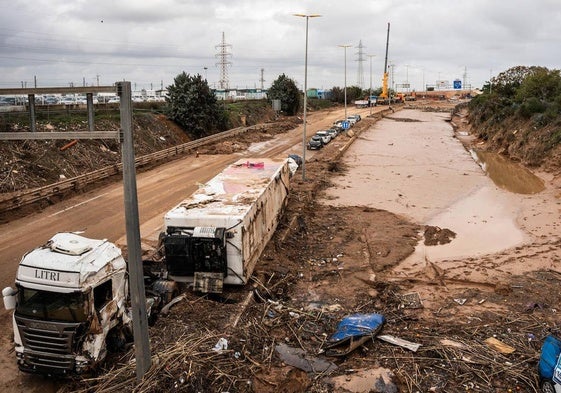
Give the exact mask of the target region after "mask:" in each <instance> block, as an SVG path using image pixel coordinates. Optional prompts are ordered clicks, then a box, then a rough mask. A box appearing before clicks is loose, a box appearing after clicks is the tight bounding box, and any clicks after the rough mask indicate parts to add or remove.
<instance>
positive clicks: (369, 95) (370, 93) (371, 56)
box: [366, 55, 376, 115]
mask: <svg viewBox="0 0 561 393" xmlns="http://www.w3.org/2000/svg"><path fill="white" fill-rule="evenodd" d="M366 56H368V57H369V58H370V90H368V101H369V102H370V115H372V102H371V101H370V97H372V58H373V57H374V56H376V55H366Z"/></svg>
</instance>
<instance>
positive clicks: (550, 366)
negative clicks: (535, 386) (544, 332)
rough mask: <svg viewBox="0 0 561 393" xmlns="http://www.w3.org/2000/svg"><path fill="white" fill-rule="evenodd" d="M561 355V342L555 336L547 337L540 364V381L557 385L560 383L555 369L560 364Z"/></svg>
mask: <svg viewBox="0 0 561 393" xmlns="http://www.w3.org/2000/svg"><path fill="white" fill-rule="evenodd" d="M560 354H561V341H560V340H559V339H558V338H557V337H555V336H553V335H549V336H547V337H546V338H545V341H544V343H543V345H542V351H541V356H540V362H539V364H538V371H539V373H540V379H542V380H544V379H545V380H547V381H553V382H557V383H558V382H559V380H558V378H557V375H556V372H555V371H556V370H555V369H556V368H557V367H556V366H557V364H558V358H559V355H560ZM558 373H559V372H558Z"/></svg>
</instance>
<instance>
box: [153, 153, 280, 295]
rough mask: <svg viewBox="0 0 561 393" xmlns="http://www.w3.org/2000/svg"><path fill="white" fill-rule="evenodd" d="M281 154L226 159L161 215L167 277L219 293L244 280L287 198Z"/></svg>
mask: <svg viewBox="0 0 561 393" xmlns="http://www.w3.org/2000/svg"><path fill="white" fill-rule="evenodd" d="M289 178H290V171H289V166H288V160H287V159H282V160H281V159H278V160H274V159H267V158H261V159H255V160H251V161H248V160H247V159H242V160H239V161H237V162H235V163H234V164H231V165H229V166H228V167H226V169H224V171H222V172H221V173H220V174H218V175H217V176H216V177H214V178H213V179H211V180H210V181H209V182H208V183H206V184H205V185H204V186H203V187H201V188H200V189H199V190H198V191H196V192H195V193H193V194H192V195H191V196H190V197H189V198H187V199H185V200H184V201H182V202H181V203H180V204H179V205H177V206H176V207H174V208H173V209H171V210H170V211H169V212H168V213H166V214H165V217H164V232H162V234H161V235H160V239H161V241H162V243H163V250H164V258H165V262H166V268H167V272H168V278H170V279H173V280H175V281H178V282H192V283H193V289H194V290H195V291H201V292H210V293H220V292H222V288H223V284H234V285H243V284H245V283H247V281H248V280H249V278H250V276H251V274H252V272H253V269H254V268H255V264H256V263H257V260H258V258H259V256H260V255H261V252H262V251H263V249H264V248H265V246H266V245H267V242H268V241H269V240H270V239H271V237H272V236H273V233H274V232H275V229H276V228H277V224H278V222H279V219H280V217H281V213H282V211H283V208H284V207H285V205H286V203H287V196H288V192H289Z"/></svg>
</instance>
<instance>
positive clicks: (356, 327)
mask: <svg viewBox="0 0 561 393" xmlns="http://www.w3.org/2000/svg"><path fill="white" fill-rule="evenodd" d="M385 321H386V319H385V318H384V316H383V315H381V314H375V313H374V314H352V315H349V316H347V317H345V318H343V319H342V320H341V322H339V325H337V331H336V332H335V333H334V334H333V335H332V336H331V337H330V338H329V341H330V342H338V341H342V340H345V339H347V338H350V337H362V336H369V335H372V334H374V333H376V332H377V331H378V330H380V328H381V327H382V325H383V324H384V322H385Z"/></svg>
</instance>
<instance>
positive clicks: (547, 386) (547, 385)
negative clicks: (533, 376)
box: [541, 380, 555, 393]
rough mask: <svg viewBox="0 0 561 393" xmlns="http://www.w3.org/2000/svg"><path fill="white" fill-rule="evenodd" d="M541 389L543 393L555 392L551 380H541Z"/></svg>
mask: <svg viewBox="0 0 561 393" xmlns="http://www.w3.org/2000/svg"><path fill="white" fill-rule="evenodd" d="M541 389H542V392H543V393H555V387H554V386H553V382H551V381H548V380H543V381H542V383H541Z"/></svg>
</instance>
